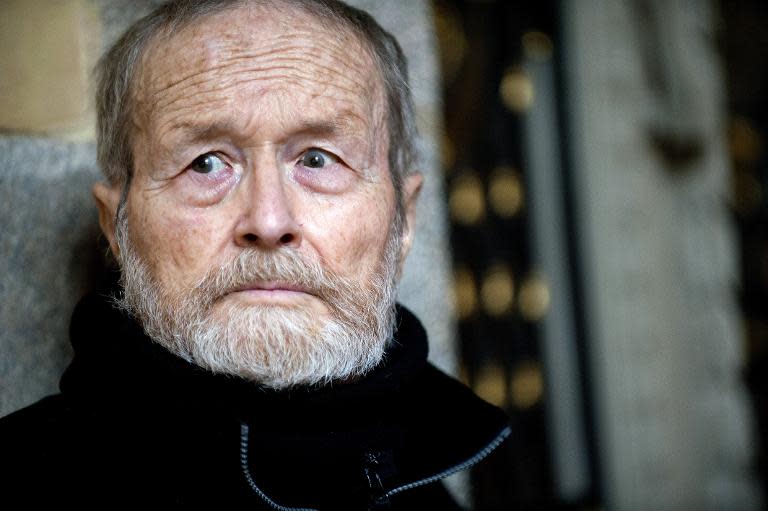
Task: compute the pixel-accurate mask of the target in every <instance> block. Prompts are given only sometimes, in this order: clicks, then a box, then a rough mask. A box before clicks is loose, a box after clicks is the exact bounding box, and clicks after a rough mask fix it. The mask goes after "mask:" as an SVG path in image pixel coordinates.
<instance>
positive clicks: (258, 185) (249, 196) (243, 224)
mask: <svg viewBox="0 0 768 511" xmlns="http://www.w3.org/2000/svg"><path fill="white" fill-rule="evenodd" d="M249 174H250V175H249V176H248V177H247V178H246V179H245V182H244V183H243V184H244V185H245V186H244V187H243V189H242V190H241V194H242V195H241V197H240V200H241V204H242V205H243V208H242V214H241V216H240V218H239V219H238V223H237V226H236V228H235V243H237V245H239V246H241V247H243V248H245V247H259V248H262V249H277V248H281V247H294V248H295V247H298V246H299V245H300V244H301V226H300V225H299V223H298V222H297V221H296V218H295V216H294V211H293V204H292V202H291V200H290V199H289V197H288V195H287V194H286V191H287V190H286V183H285V181H284V174H283V171H282V169H280V168H279V167H278V165H277V163H276V162H275V161H271V162H269V163H268V164H266V165H254V166H253V168H252V169H251V172H250V173H249Z"/></svg>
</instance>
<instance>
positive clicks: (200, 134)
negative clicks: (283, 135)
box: [169, 113, 368, 143]
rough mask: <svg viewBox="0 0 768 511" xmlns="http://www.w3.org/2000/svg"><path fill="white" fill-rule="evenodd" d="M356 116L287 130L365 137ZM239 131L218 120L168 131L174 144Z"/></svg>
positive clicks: (364, 128) (306, 123)
mask: <svg viewBox="0 0 768 511" xmlns="http://www.w3.org/2000/svg"><path fill="white" fill-rule="evenodd" d="M358 119H359V117H358V116H356V115H350V114H346V113H342V114H340V115H337V116H334V118H332V119H329V120H303V121H300V122H298V123H297V124H296V125H295V126H293V127H291V128H290V129H289V132H290V133H291V134H293V135H313V136H339V135H350V134H352V135H355V136H365V135H366V134H367V133H366V132H367V129H368V126H367V125H366V124H365V123H363V122H361V121H360V120H358ZM241 131H242V130H241V129H240V128H239V127H238V126H237V125H236V124H235V123H234V122H232V121H231V120H229V119H219V120H215V121H211V122H199V121H191V122H181V123H178V124H175V125H174V126H172V127H171V129H170V130H169V133H170V134H172V136H173V138H174V139H175V142H185V143H194V142H201V141H205V140H210V139H211V138H215V137H218V136H222V135H228V136H233V135H234V136H237V135H239V134H240V133H241Z"/></svg>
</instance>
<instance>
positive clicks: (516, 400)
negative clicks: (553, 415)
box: [509, 361, 544, 410]
mask: <svg viewBox="0 0 768 511" xmlns="http://www.w3.org/2000/svg"><path fill="white" fill-rule="evenodd" d="M509 389H510V394H511V400H512V405H513V406H515V408H519V409H521V410H527V409H529V408H531V407H532V406H534V405H536V404H537V403H538V402H539V401H541V398H542V396H543V395H544V376H543V375H542V371H541V366H540V365H539V364H538V363H536V362H532V361H526V362H521V363H520V364H519V365H518V366H517V367H516V368H515V369H514V370H513V371H512V378H511V380H510V384H509Z"/></svg>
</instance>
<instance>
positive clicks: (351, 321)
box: [0, 0, 509, 510]
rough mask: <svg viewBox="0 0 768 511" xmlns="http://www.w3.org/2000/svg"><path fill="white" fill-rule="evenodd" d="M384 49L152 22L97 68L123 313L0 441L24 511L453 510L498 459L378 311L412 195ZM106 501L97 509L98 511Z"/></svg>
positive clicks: (391, 279)
mask: <svg viewBox="0 0 768 511" xmlns="http://www.w3.org/2000/svg"><path fill="white" fill-rule="evenodd" d="M405 68H406V65H405V61H404V58H403V55H402V52H401V50H400V48H399V47H398V45H397V43H396V41H395V40H394V39H393V38H392V37H391V36H390V35H389V34H387V33H386V32H385V31H384V30H383V29H381V27H379V25H378V24H377V23H376V22H375V21H374V20H373V19H371V18H370V17H369V16H368V15H367V14H365V13H363V12H360V11H358V10H356V9H353V8H350V7H348V6H346V5H344V4H341V3H339V2H337V1H335V0H252V1H245V0H241V1H234V0H202V1H179V0H177V1H173V2H170V3H168V4H166V5H164V6H161V7H159V8H158V10H156V11H155V12H154V13H152V14H150V15H149V16H147V17H146V18H144V19H142V20H140V21H139V22H137V23H136V24H135V25H134V26H133V27H132V28H130V29H129V30H128V31H127V33H126V34H125V35H124V36H123V37H122V38H121V39H120V40H119V41H118V42H117V43H116V44H115V45H114V46H113V47H112V48H111V49H110V50H109V52H108V53H107V54H106V55H105V57H104V58H103V59H102V61H101V63H100V65H99V70H100V79H99V88H98V97H97V103H98V127H99V139H98V156H99V162H100V164H101V166H102V169H103V171H104V173H105V175H106V177H107V182H106V183H104V184H97V185H96V186H95V187H94V189H93V195H94V197H95V199H96V203H97V205H98V209H99V219H100V224H101V227H102V230H103V232H104V235H105V237H106V239H107V240H108V241H109V245H110V247H111V251H112V253H113V254H114V255H115V257H116V259H117V261H118V262H119V265H120V270H121V279H120V289H119V290H118V291H117V292H115V293H114V295H113V296H110V295H107V294H105V293H101V294H98V295H93V296H90V297H87V298H85V299H84V300H83V301H82V302H81V303H80V304H79V305H78V307H77V309H76V311H75V313H74V317H73V320H72V327H71V337H72V343H73V346H74V348H75V353H76V354H75V359H74V361H73V363H72V365H71V366H70V368H69V369H68V370H67V372H66V373H65V375H64V377H63V378H62V382H61V391H62V392H61V394H60V395H56V396H52V397H49V398H46V399H44V400H42V401H41V402H39V403H37V404H36V405H33V406H31V407H29V408H27V409H24V410H22V411H20V412H17V413H15V414H13V415H11V416H9V417H7V418H5V419H4V420H3V421H2V423H1V426H0V438H2V440H1V441H0V442H1V444H2V462H0V463H2V465H3V471H4V474H3V476H4V478H3V493H4V495H5V496H6V498H9V497H8V495H9V493H19V494H23V495H24V497H25V498H26V499H27V501H28V502H35V501H45V502H47V501H54V502H73V503H80V502H90V503H97V502H98V503H112V502H114V503H124V502H131V503H134V504H136V503H152V504H156V503H157V504H189V505H197V504H203V503H205V504H224V505H235V504H247V505H248V506H250V507H249V508H250V509H328V510H339V509H379V508H382V509H383V508H391V509H420V510H425V509H451V508H453V506H454V505H455V504H453V502H452V500H451V499H450V497H449V495H448V493H447V492H446V491H445V490H444V488H443V487H442V485H441V483H440V481H441V479H443V478H445V477H447V476H449V475H451V474H453V473H456V472H458V471H460V470H463V469H466V468H468V467H470V466H472V465H474V464H475V463H477V462H480V461H481V460H482V459H483V458H484V457H485V456H486V455H488V454H489V453H490V452H491V451H493V450H494V449H495V448H496V447H497V446H498V445H499V444H500V443H501V442H502V441H503V440H504V439H505V438H506V437H507V436H508V434H509V429H508V427H507V426H506V419H505V417H504V415H503V414H502V413H501V412H500V411H499V410H498V409H496V408H494V407H492V406H490V405H487V404H485V403H484V402H482V401H480V400H479V399H477V398H475V397H474V396H473V395H472V394H471V393H470V392H469V391H468V390H467V389H466V388H465V387H463V386H462V385H461V384H459V383H457V382H455V381H454V380H452V379H450V378H448V377H447V376H445V375H443V374H442V373H440V372H439V371H438V370H436V369H435V368H434V367H432V366H431V365H429V364H428V363H427V362H426V355H427V341H426V336H425V333H424V330H423V329H422V327H421V326H420V324H419V322H418V320H417V319H416V318H414V317H413V316H412V315H411V314H410V313H409V312H408V311H407V310H405V309H403V308H401V307H398V306H396V305H395V302H394V297H395V288H396V282H397V280H398V276H399V273H400V269H401V266H402V263H403V260H404V258H405V256H406V254H407V253H408V250H409V247H410V245H411V239H412V236H413V224H414V218H413V217H414V204H415V202H416V198H417V196H418V192H419V188H420V186H421V181H422V178H421V176H420V174H418V173H416V172H413V166H414V159H415V158H414V152H415V150H414V137H415V128H414V119H413V117H414V114H413V107H412V101H411V97H410V92H409V89H408V84H407V76H406V69H405ZM106 499H109V500H106Z"/></svg>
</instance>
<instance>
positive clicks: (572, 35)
mask: <svg viewBox="0 0 768 511" xmlns="http://www.w3.org/2000/svg"><path fill="white" fill-rule="evenodd" d="M563 5H564V22H565V25H564V26H565V37H564V40H563V47H564V49H565V51H566V56H565V61H566V64H567V70H566V71H567V73H566V77H567V82H568V84H569V85H570V87H569V89H568V92H569V97H568V99H567V101H568V106H569V110H570V112H571V121H572V122H571V132H570V138H571V140H572V142H573V149H574V154H573V161H574V169H573V170H574V184H575V193H576V197H575V199H576V203H577V211H576V213H577V215H578V216H577V219H576V224H577V225H578V226H579V232H578V233H577V236H578V239H579V241H580V249H581V252H582V260H583V261H584V268H583V270H584V273H583V274H582V275H580V277H581V283H582V286H583V289H584V290H585V299H586V303H585V309H586V312H587V320H588V327H589V332H588V336H589V339H590V343H591V344H590V364H591V370H592V382H593V392H594V396H595V399H596V411H597V417H596V419H597V428H598V431H597V437H598V446H599V448H600V462H601V465H602V480H603V488H604V490H605V497H606V502H605V506H606V508H608V509H612V510H617V511H623V510H646V509H654V510H682V509H697V510H713V511H714V510H734V511H735V510H740V511H741V510H749V509H758V508H759V507H760V503H759V500H758V496H757V493H756V491H755V490H756V487H755V484H754V481H753V478H752V475H751V470H752V467H751V465H750V464H751V458H750V455H751V449H752V445H753V436H752V431H751V427H752V422H751V417H750V413H749V406H748V402H747V394H746V392H745V388H744V385H743V382H742V380H741V368H742V364H743V345H742V335H741V330H740V324H739V314H738V310H737V304H736V295H735V293H736V291H737V285H738V282H737V278H738V272H737V253H736V244H735V241H734V239H733V237H734V229H733V226H732V225H731V219H730V216H729V212H728V209H727V207H726V195H727V193H728V189H729V184H728V175H729V174H728V162H727V156H726V149H725V147H724V129H725V122H724V115H725V103H724V100H725V94H724V90H723V77H722V72H721V69H720V63H719V61H718V56H717V52H716V46H715V27H716V23H717V18H716V12H714V10H713V3H712V2H708V1H705V0H697V1H677V0H676V1H674V2H666V1H655V0H651V1H633V0H621V1H615V0H589V1H585V2H565V3H564V4H563Z"/></svg>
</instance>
